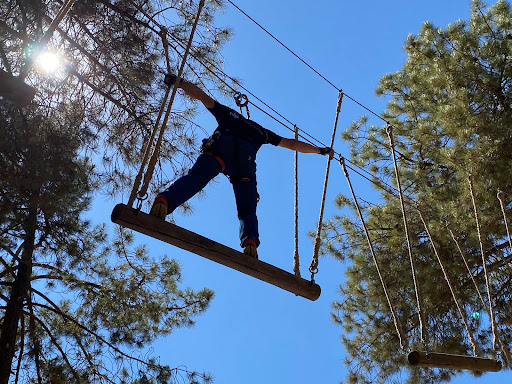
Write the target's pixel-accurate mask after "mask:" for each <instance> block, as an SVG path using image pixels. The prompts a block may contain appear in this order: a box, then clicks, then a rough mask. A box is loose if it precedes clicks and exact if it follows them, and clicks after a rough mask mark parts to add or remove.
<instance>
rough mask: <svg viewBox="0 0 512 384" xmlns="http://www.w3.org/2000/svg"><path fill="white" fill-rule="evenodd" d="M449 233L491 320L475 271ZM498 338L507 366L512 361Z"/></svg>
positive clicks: (452, 234)
mask: <svg viewBox="0 0 512 384" xmlns="http://www.w3.org/2000/svg"><path fill="white" fill-rule="evenodd" d="M448 231H449V232H450V235H451V236H452V239H453V241H454V242H455V245H456V246H457V249H458V251H459V254H460V257H462V260H463V261H464V265H465V266H466V269H467V270H468V273H469V276H470V277H471V280H472V281H473V285H474V286H475V289H476V292H477V293H478V297H479V298H480V301H481V302H482V306H483V308H484V310H485V312H486V313H487V316H489V319H490V318H491V312H490V311H489V307H488V306H487V303H486V302H485V299H484V296H483V294H482V291H481V290H480V287H479V286H478V283H477V282H476V279H475V276H474V275H473V271H471V267H470V266H469V264H468V261H467V260H466V257H465V256H464V252H463V251H462V247H461V246H460V244H459V242H458V240H457V238H456V237H455V234H454V233H453V231H452V230H451V229H450V228H448ZM497 336H498V342H499V344H500V346H501V350H502V351H503V354H504V355H505V360H506V362H507V364H509V363H510V362H511V361H512V360H511V357H510V354H509V352H508V351H507V349H506V348H505V344H504V343H503V340H501V337H500V335H499V333H497Z"/></svg>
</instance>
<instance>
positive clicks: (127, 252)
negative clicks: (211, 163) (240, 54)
mask: <svg viewBox="0 0 512 384" xmlns="http://www.w3.org/2000/svg"><path fill="white" fill-rule="evenodd" d="M61 6H62V1H38V0H31V1H9V2H2V3H1V4H0V33H1V34H0V38H1V40H2V44H1V45H0V63H1V67H2V69H3V70H4V71H5V72H7V73H8V74H10V75H12V76H13V77H15V78H17V80H18V81H24V82H25V83H27V84H29V85H31V86H33V87H34V88H35V89H36V90H37V93H36V96H35V98H34V100H33V102H32V103H31V104H30V105H29V106H28V107H27V108H23V109H20V108H18V107H16V106H15V105H13V104H11V102H10V101H9V100H8V99H7V98H6V99H0V137H2V140H1V141H0V263H1V265H0V276H1V280H0V301H1V304H0V327H1V334H0V383H2V384H3V383H8V382H13V383H18V382H33V383H64V382H71V383H92V382H94V383H103V382H105V383H107V382H119V383H157V382H158V383H170V382H184V381H187V382H191V383H192V382H198V381H200V380H201V381H209V380H210V377H209V376H208V375H205V374H197V373H194V372H188V371H186V370H185V369H178V368H170V366H169V365H168V363H167V362H164V361H162V362H160V360H159V359H157V358H150V357H148V355H147V354H146V351H145V350H144V348H145V347H147V346H148V345H149V344H150V343H151V342H152V341H154V340H155V339H156V338H157V337H162V336H165V335H168V334H169V333H170V332H171V331H172V330H173V329H175V328H176V327H182V326H190V325H193V323H194V317H195V315H197V314H199V313H201V312H203V311H204V310H205V309H206V308H207V306H208V305H209V303H210V300H211V298H212V297H213V292H212V291H210V290H208V289H201V290H199V291H193V290H190V289H186V288H180V284H179V283H180V277H181V271H180V267H179V265H178V264H177V263H176V262H175V261H173V260H171V259H169V258H167V257H166V256H155V257H150V256H149V254H148V250H147V249H146V247H145V246H143V245H142V246H141V245H136V244H135V243H134V239H133V236H132V234H131V233H130V232H128V231H124V230H120V229H116V233H115V235H114V236H112V238H109V236H108V235H107V228H106V227H105V226H93V225H92V224H91V223H90V222H89V221H88V220H86V219H85V218H84V215H83V213H84V212H86V211H87V210H88V209H89V207H90V201H91V199H92V198H93V197H94V196H95V195H97V194H98V193H105V194H109V195H110V194H116V193H121V192H123V193H126V189H127V187H128V186H129V184H130V182H131V180H133V171H134V170H135V169H136V168H137V167H138V166H139V164H140V161H141V157H142V155H141V149H142V147H143V144H144V141H145V139H147V138H148V136H149V134H150V131H151V129H152V126H153V124H154V120H155V119H156V115H157V114H158V110H159V107H160V102H161V99H162V95H163V93H164V92H165V88H164V85H163V82H162V79H161V77H162V73H163V72H165V71H167V69H168V68H170V69H171V70H175V69H176V68H177V65H178V62H179V60H180V57H181V55H182V54H183V50H184V49H183V47H184V45H185V44H186V42H187V40H188V37H189V34H190V28H191V23H192V21H193V18H194V17H195V14H196V12H197V3H196V2H181V1H149V0H135V1H123V0H121V1H108V0H99V1H93V0H86V1H77V2H76V3H75V4H74V6H73V8H72V9H71V10H70V12H69V14H68V15H67V16H66V17H65V18H64V19H63V20H62V22H61V23H60V24H59V25H58V27H57V28H56V30H55V32H54V34H53V36H52V37H51V38H50V39H49V41H48V44H47V45H46V44H41V37H42V36H43V35H44V33H45V31H46V30H47V29H48V26H49V25H50V23H51V21H52V19H53V18H54V17H55V15H56V14H57V11H58V10H59V8H60V7H61ZM219 6H220V3H219V2H217V1H210V2H208V3H207V4H206V6H205V8H204V10H203V13H202V16H201V20H200V25H199V28H198V32H197V35H196V38H195V40H194V47H193V50H192V55H193V57H192V59H191V60H190V61H189V66H188V67H187V69H186V71H187V74H188V75H189V76H190V77H191V78H196V77H197V76H199V77H201V78H204V79H206V81H208V80H207V79H208V78H209V77H212V76H211V73H210V71H209V70H208V69H207V67H211V66H213V65H217V64H218V63H219V62H220V60H221V57H220V56H219V53H218V48H220V47H221V46H222V43H223V42H224V41H225V40H226V38H228V37H229V31H227V30H223V29H218V28H216V27H215V26H214V25H213V14H214V12H215V10H216V9H217V8H218V7H219ZM160 11H161V12H160ZM164 25H165V28H164ZM163 36H166V40H167V41H168V51H169V55H168V59H169V61H168V62H167V60H166V55H165V54H164V52H165V49H164V45H163V44H164V43H163V42H164V41H165V40H163V39H162V37H163ZM47 50H49V51H56V52H58V53H59V54H60V55H61V56H62V57H63V59H64V61H65V65H64V68H63V69H62V70H60V71H59V72H58V73H56V74H52V75H50V74H45V73H43V70H42V69H40V68H38V63H37V61H36V60H35V58H36V57H37V55H38V54H39V53H41V52H43V51H47ZM197 60H201V61H202V62H206V63H209V64H207V65H206V66H203V65H201V64H200V63H199V62H198V61H197ZM168 65H169V67H168ZM210 81H211V80H210ZM207 84H210V86H213V82H212V81H211V82H210V83H207ZM193 112H194V109H193V106H191V105H186V104H185V105H183V106H182V110H181V111H180V113H179V114H173V115H172V116H171V121H170V122H169V129H168V130H167V133H166V136H165V137H164V142H163V147H162V155H163V157H162V160H161V162H160V163H159V164H158V166H160V167H161V166H162V165H165V166H166V167H167V166H170V167H172V169H173V170H174V171H175V172H174V173H175V175H171V176H168V177H167V178H165V177H160V178H158V179H157V180H156V181H155V183H154V185H153V188H158V187H159V184H161V183H167V182H168V181H169V180H168V179H173V178H174V177H175V176H179V174H180V172H181V171H182V169H183V168H184V167H186V166H187V165H188V161H189V158H190V157H191V156H192V155H194V151H195V129H196V128H197V127H196V126H194V125H192V124H191V123H189V122H188V118H189V117H190V116H191V114H193ZM98 219H99V221H102V220H107V219H108V216H105V217H101V218H98ZM173 363H174V362H173Z"/></svg>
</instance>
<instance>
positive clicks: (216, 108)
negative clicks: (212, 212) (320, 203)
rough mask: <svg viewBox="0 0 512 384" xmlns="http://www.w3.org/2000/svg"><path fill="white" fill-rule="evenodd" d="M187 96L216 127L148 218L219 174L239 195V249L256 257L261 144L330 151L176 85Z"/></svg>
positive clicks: (165, 212)
mask: <svg viewBox="0 0 512 384" xmlns="http://www.w3.org/2000/svg"><path fill="white" fill-rule="evenodd" d="M174 82H176V76H174V75H170V74H168V75H166V76H165V83H166V84H168V85H172V84H174ZM177 86H178V87H179V88H181V89H182V90H183V91H184V92H185V93H186V94H187V95H188V96H190V97H192V98H194V99H197V100H199V101H200V102H201V103H202V104H203V105H204V106H205V107H206V109H208V111H210V113H211V114H212V115H213V116H214V117H215V119H216V120H217V123H218V127H217V129H216V130H215V132H214V133H213V135H212V136H210V137H209V138H207V139H204V140H203V144H202V146H201V148H200V152H201V154H200V155H199V157H198V158H197V160H196V162H195V164H194V165H193V166H192V168H191V169H190V170H189V172H188V174H187V175H184V176H182V177H180V178H179V179H178V180H176V181H175V182H174V183H172V184H171V185H170V186H169V187H168V188H167V190H165V191H163V192H161V193H159V194H158V195H157V197H156V199H155V200H154V203H153V206H152V208H151V211H150V214H151V215H154V216H156V217H159V218H162V219H165V216H166V215H168V214H170V213H171V212H173V211H174V210H175V209H176V208H177V207H178V206H180V205H181V204H183V203H184V202H185V201H187V200H188V199H190V198H191V197H192V196H194V195H195V194H196V193H197V192H199V191H201V190H202V189H203V188H204V187H205V186H206V185H207V184H208V182H209V181H210V180H212V179H213V178H214V177H215V176H217V175H218V174H219V173H223V174H224V175H226V176H227V177H228V178H229V181H230V182H231V184H232V186H233V191H234V194H235V201H236V207H237V211H238V219H239V221H240V245H241V246H242V248H243V252H244V253H245V254H247V255H250V256H253V257H256V258H257V257H258V252H257V247H258V246H259V244H260V241H259V233H258V219H257V216H256V205H257V203H258V200H259V195H258V191H257V188H256V153H257V152H258V150H259V149H260V147H261V146H262V145H263V144H272V145H274V146H279V147H283V148H288V149H291V150H294V151H295V150H296V151H299V152H302V153H317V154H321V155H329V156H330V157H331V158H332V156H333V155H334V151H333V150H332V149H331V148H329V147H324V148H322V147H316V146H314V145H311V144H308V143H305V142H302V141H299V140H295V139H287V138H284V137H281V136H278V135H277V134H275V133H274V132H272V131H270V130H268V129H265V128H263V127H262V126H261V125H259V124H258V123H256V122H254V121H252V120H249V119H246V118H245V117H244V116H242V115H241V114H240V113H238V112H236V111H235V110H233V109H231V108H229V107H227V106H225V105H222V104H221V103H219V102H217V101H216V100H214V99H213V98H211V97H210V96H209V95H208V94H206V93H205V92H204V91H203V90H202V89H201V88H199V87H198V86H197V85H195V84H194V83H191V82H189V81H186V80H184V79H180V81H179V82H178V85H177Z"/></svg>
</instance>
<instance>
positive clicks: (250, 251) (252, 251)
mask: <svg viewBox="0 0 512 384" xmlns="http://www.w3.org/2000/svg"><path fill="white" fill-rule="evenodd" d="M257 247H258V245H257V243H256V240H254V239H247V240H245V242H244V254H246V255H249V256H251V257H255V258H258V250H257Z"/></svg>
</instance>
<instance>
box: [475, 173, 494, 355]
mask: <svg viewBox="0 0 512 384" xmlns="http://www.w3.org/2000/svg"><path fill="white" fill-rule="evenodd" d="M468 183H469V191H470V193H471V201H472V202H473V210H474V212H475V222H476V230H477V233H478V241H479V242H480V253H481V254H482V264H483V266H484V275H485V288H486V289H487V299H488V300H489V315H490V320H491V328H492V336H493V340H492V348H493V349H494V351H496V339H497V337H496V334H497V329H496V319H495V318H494V309H493V305H492V296H491V284H490V282H489V274H488V273H487V261H486V257H485V251H484V243H483V241H482V231H481V229H480V219H479V218H478V208H477V206H476V199H475V191H474V187H473V180H472V179H471V175H469V176H468Z"/></svg>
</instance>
